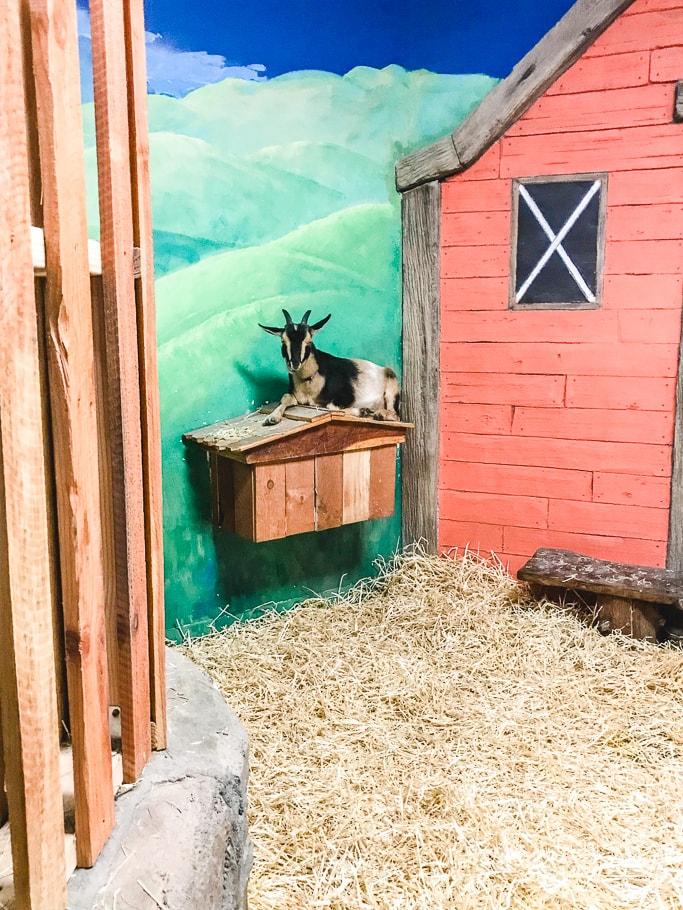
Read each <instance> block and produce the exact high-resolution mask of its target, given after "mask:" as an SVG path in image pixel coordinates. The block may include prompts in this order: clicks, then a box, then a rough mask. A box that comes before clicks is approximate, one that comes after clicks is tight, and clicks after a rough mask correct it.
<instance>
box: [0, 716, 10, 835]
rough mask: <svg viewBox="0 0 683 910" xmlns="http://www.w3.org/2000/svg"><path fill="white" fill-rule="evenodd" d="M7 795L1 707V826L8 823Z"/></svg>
mask: <svg viewBox="0 0 683 910" xmlns="http://www.w3.org/2000/svg"><path fill="white" fill-rule="evenodd" d="M7 818H8V815H7V793H6V792H5V753H4V751H3V748H2V707H1V706H0V825H4V824H5V822H6V821H7Z"/></svg>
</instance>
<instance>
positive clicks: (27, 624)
mask: <svg viewBox="0 0 683 910" xmlns="http://www.w3.org/2000/svg"><path fill="white" fill-rule="evenodd" d="M21 47H22V38H21V31H20V27H19V2H18V0H9V2H6V3H3V4H0V161H2V167H0V199H2V205H0V288H1V289H2V308H1V310H0V451H1V458H0V641H2V660H0V699H1V701H2V740H3V745H4V752H5V756H6V758H7V759H8V760H7V766H6V768H5V775H6V781H7V795H8V804H9V814H10V818H11V836H12V856H13V863H14V871H15V875H14V886H15V899H16V904H17V907H18V908H28V907H30V908H31V910H58V908H62V907H64V906H65V905H66V869H65V858H64V818H63V812H62V798H61V788H60V779H59V740H58V738H57V732H56V730H57V698H56V694H55V685H56V683H55V669H54V647H53V637H52V636H53V631H52V603H51V590H50V577H49V542H48V528H47V513H46V505H45V461H44V428H43V425H42V406H41V401H40V377H39V372H38V338H37V320H36V311H35V296H34V284H33V259H32V255H31V237H30V203H29V193H28V186H29V168H28V152H27V142H26V126H25V123H24V105H25V100H24V90H23V83H22V53H21Z"/></svg>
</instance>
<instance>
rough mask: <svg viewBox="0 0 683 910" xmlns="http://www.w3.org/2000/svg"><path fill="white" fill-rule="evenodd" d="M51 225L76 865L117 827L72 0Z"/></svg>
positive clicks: (61, 66)
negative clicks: (110, 728)
mask: <svg viewBox="0 0 683 910" xmlns="http://www.w3.org/2000/svg"><path fill="white" fill-rule="evenodd" d="M30 13H31V31H32V34H33V39H34V40H33V69H34V76H35V89H36V100H37V113H38V133H39V139H40V163H41V174H42V187H43V226H44V232H45V258H46V273H47V277H46V279H45V323H46V338H47V355H48V370H49V392H50V411H51V419H52V441H53V452H54V461H55V481H56V483H55V486H56V494H57V520H58V526H59V567H60V572H61V592H62V609H63V613H64V636H65V642H66V664H67V683H68V693H69V729H70V731H71V738H72V743H73V757H74V776H75V825H76V849H77V856H78V864H79V865H80V866H92V864H93V863H94V862H95V860H96V858H97V856H98V855H99V853H100V851H101V849H102V847H103V846H104V843H105V841H106V840H107V838H108V836H109V834H110V832H111V830H112V828H113V826H114V791H113V784H112V776H111V745H110V741H109V696H108V687H107V654H106V649H105V615H104V606H105V602H104V581H103V562H102V531H101V515H100V493H99V472H98V463H99V452H98V439H97V418H96V413H95V378H94V367H93V359H94V349H93V325H92V313H91V305H90V277H89V265H88V234H87V217H86V201H85V155H84V145H83V126H82V122H81V107H80V91H79V79H80V77H79V65H78V30H77V26H76V9H75V7H74V5H73V3H72V2H70V0H30Z"/></svg>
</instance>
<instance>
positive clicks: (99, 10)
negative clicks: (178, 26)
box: [90, 0, 151, 782]
mask: <svg viewBox="0 0 683 910" xmlns="http://www.w3.org/2000/svg"><path fill="white" fill-rule="evenodd" d="M90 27H91V35H92V56H93V84H94V93H95V128H96V136H97V160H98V186H99V202H100V244H101V250H102V292H103V298H104V324H105V336H106V337H105V343H106V357H107V383H108V389H107V392H108V408H107V421H108V426H109V434H110V442H111V470H112V481H113V489H114V497H113V513H114V528H115V540H114V550H115V561H116V605H117V638H118V646H119V654H120V657H121V661H120V666H119V701H120V707H121V745H122V753H123V775H124V780H125V781H126V782H131V781H134V780H137V778H138V777H139V776H140V774H141V772H142V769H143V768H144V766H145V764H146V762H147V760H148V758H149V755H150V752H151V726H150V720H151V718H150V673H149V637H148V626H147V568H146V565H145V556H146V546H145V523H144V490H143V467H142V431H141V413H140V371H139V363H138V325H137V313H136V299H135V282H134V276H133V245H134V244H133V211H132V198H131V172H130V146H129V131H128V99H127V97H126V95H125V94H124V93H123V92H122V87H123V86H125V85H126V47H125V29H124V16H123V9H122V5H121V4H119V3H109V2H107V0H91V3H90Z"/></svg>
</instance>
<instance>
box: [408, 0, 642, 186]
mask: <svg viewBox="0 0 683 910" xmlns="http://www.w3.org/2000/svg"><path fill="white" fill-rule="evenodd" d="M633 2H634V0H577V2H576V3H575V4H574V5H573V6H572V7H571V9H570V10H569V11H568V12H567V13H566V14H565V15H564V16H563V17H562V19H560V21H559V22H558V23H557V25H555V26H554V27H553V28H551V29H550V31H549V32H548V33H547V34H546V35H545V36H544V37H543V38H542V39H541V40H540V41H539V42H538V44H537V45H536V46H535V47H534V48H532V50H530V51H529V53H528V54H527V55H526V56H525V57H524V58H523V59H522V60H520V62H519V63H518V64H517V65H516V66H515V68H514V69H513V70H512V72H511V73H510V75H509V76H508V77H507V78H506V79H504V80H503V81H502V82H499V83H498V85H497V86H496V87H495V88H494V89H493V90H492V91H490V92H489V94H488V95H487V96H486V97H485V98H484V100H483V101H482V102H481V104H479V105H478V107H476V108H475V109H474V111H472V113H471V114H470V115H469V117H467V118H466V119H465V120H464V121H463V122H462V123H461V124H460V126H459V127H458V128H457V129H456V130H455V132H453V133H452V134H451V135H450V136H446V137H444V138H443V139H439V140H438V142H435V143H432V144H431V145H429V146H426V147H425V148H422V149H418V150H417V151H416V152H414V153H412V154H411V155H407V156H406V157H405V158H402V159H401V160H400V161H399V162H398V163H397V165H396V185H397V187H398V189H399V191H401V192H403V191H405V190H408V189H411V188H413V187H415V186H419V185H420V184H423V183H429V182H431V181H432V180H443V179H445V178H446V177H450V176H451V175H452V174H455V173H457V172H458V171H462V170H464V169H465V168H468V167H469V166H470V165H471V164H473V163H474V162H475V161H476V160H477V159H478V158H479V157H480V156H481V155H483V153H484V152H485V151H486V150H487V149H488V148H489V147H490V146H491V145H493V143H494V142H495V141H496V140H497V139H500V137H501V136H502V135H503V133H504V132H505V131H506V130H507V129H508V128H509V127H510V126H512V124H513V123H514V122H515V121H516V120H518V119H519V118H520V117H521V116H522V114H523V113H525V111H527V110H528V109H529V108H530V107H531V105H532V104H533V103H534V101H536V100H537V99H538V98H540V96H541V95H542V94H543V92H544V91H545V90H546V89H547V88H549V87H550V86H551V85H552V84H553V83H554V82H555V81H556V80H557V79H558V78H559V77H560V76H561V75H562V73H564V72H565V70H567V69H569V67H570V66H571V65H572V64H573V63H575V62H576V61H577V60H578V59H579V57H580V56H581V55H582V54H583V53H584V51H585V50H586V49H587V48H588V47H590V45H591V44H592V43H593V42H594V41H595V39H596V38H597V37H598V36H599V35H601V34H602V33H603V32H604V31H605V29H606V28H608V27H609V26H610V25H611V24H612V22H614V20H615V19H616V18H617V16H619V15H620V14H621V13H622V12H623V11H624V10H625V9H627V8H628V7H629V6H631V4H632V3H633ZM449 143H450V145H449Z"/></svg>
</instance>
